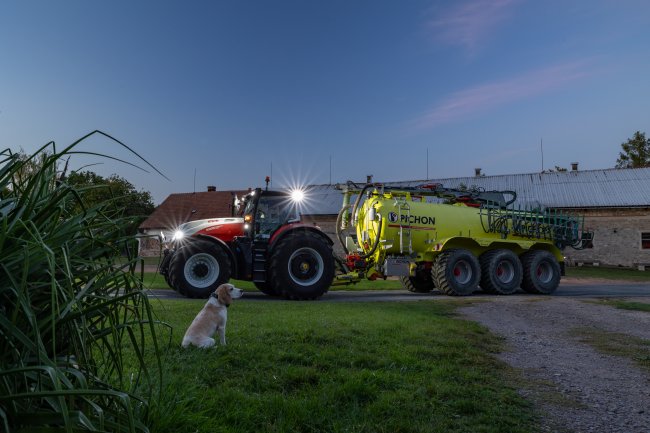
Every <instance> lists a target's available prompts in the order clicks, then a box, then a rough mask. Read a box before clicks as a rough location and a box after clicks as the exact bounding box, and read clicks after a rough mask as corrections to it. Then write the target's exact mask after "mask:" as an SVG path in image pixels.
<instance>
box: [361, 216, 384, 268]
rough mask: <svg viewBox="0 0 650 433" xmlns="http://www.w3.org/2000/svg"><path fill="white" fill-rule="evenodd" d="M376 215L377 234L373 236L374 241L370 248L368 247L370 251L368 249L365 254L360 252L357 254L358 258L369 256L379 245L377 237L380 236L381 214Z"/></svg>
mask: <svg viewBox="0 0 650 433" xmlns="http://www.w3.org/2000/svg"><path fill="white" fill-rule="evenodd" d="M377 216H378V217H379V221H378V223H379V227H378V229H377V236H375V242H374V244H373V245H372V248H370V251H368V252H367V253H365V254H361V255H360V256H359V258H362V259H367V258H368V257H370V256H371V255H373V254H374V253H375V251H376V250H377V246H379V239H380V237H381V223H382V221H383V220H382V218H381V214H377Z"/></svg>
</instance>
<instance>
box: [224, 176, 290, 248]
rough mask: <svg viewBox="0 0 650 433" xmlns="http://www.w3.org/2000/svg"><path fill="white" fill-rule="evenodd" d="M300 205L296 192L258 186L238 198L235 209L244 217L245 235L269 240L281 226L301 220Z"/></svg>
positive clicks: (250, 237) (238, 214) (252, 238)
mask: <svg viewBox="0 0 650 433" xmlns="http://www.w3.org/2000/svg"><path fill="white" fill-rule="evenodd" d="M299 205H300V203H299V202H298V201H296V199H295V197H294V194H291V193H288V192H283V191H265V190H262V189H261V188H257V189H255V190H254V191H252V192H250V193H248V194H246V195H245V196H244V197H243V198H242V199H241V200H236V203H235V206H234V210H235V212H236V214H237V216H239V217H240V218H244V236H246V237H248V238H249V239H251V240H267V241H268V239H270V238H271V237H272V236H273V235H274V234H275V232H276V231H277V230H278V229H279V228H280V227H283V226H286V225H287V224H291V223H298V222H300V209H299Z"/></svg>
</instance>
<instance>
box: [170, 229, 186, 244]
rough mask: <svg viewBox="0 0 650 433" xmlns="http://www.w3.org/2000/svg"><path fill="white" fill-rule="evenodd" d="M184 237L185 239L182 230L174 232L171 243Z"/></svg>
mask: <svg viewBox="0 0 650 433" xmlns="http://www.w3.org/2000/svg"><path fill="white" fill-rule="evenodd" d="M184 237H185V233H184V232H183V231H182V230H176V231H175V232H174V237H173V238H172V242H173V241H180V240H181V239H183V238H184Z"/></svg>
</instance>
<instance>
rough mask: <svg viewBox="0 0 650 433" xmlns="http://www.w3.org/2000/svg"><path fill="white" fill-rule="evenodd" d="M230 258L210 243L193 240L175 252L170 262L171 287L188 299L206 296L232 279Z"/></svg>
mask: <svg viewBox="0 0 650 433" xmlns="http://www.w3.org/2000/svg"><path fill="white" fill-rule="evenodd" d="M230 272H231V270H230V259H229V258H228V255H227V254H226V252H225V251H224V250H223V249H222V248H221V247H219V246H218V245H215V244H213V243H211V242H206V241H195V242H191V243H189V244H187V245H185V246H183V247H181V248H179V249H178V250H176V252H175V253H174V256H173V257H172V258H171V261H170V263H169V282H170V283H171V286H172V287H173V288H174V290H176V291H177V292H178V293H180V294H181V295H183V296H187V297H188V298H203V299H205V298H207V297H208V296H210V293H212V292H214V291H215V290H216V289H217V287H219V286H220V285H221V284H223V283H225V282H227V281H228V280H229V279H230Z"/></svg>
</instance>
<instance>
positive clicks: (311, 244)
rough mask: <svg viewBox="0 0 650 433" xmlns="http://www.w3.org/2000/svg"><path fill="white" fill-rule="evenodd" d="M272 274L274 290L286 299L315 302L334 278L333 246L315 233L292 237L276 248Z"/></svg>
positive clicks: (302, 233) (297, 234)
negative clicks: (312, 300) (313, 300)
mask: <svg viewBox="0 0 650 433" xmlns="http://www.w3.org/2000/svg"><path fill="white" fill-rule="evenodd" d="M269 272H270V274H271V278H270V281H271V282H272V287H273V289H274V290H275V291H276V292H277V293H281V294H282V295H283V296H284V297H285V298H288V299H295V300H306V299H316V298H318V297H320V296H322V295H323V294H324V293H326V292H327V290H328V289H329V287H330V285H331V284H332V280H333V279H334V256H333V254H332V247H331V245H330V244H329V243H327V242H326V241H325V240H324V239H323V238H322V237H321V236H318V235H317V234H315V233H312V232H301V233H295V234H290V235H288V236H287V237H286V238H284V239H282V240H280V241H279V243H278V245H276V246H275V248H273V252H272V253H271V260H270V264H269Z"/></svg>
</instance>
